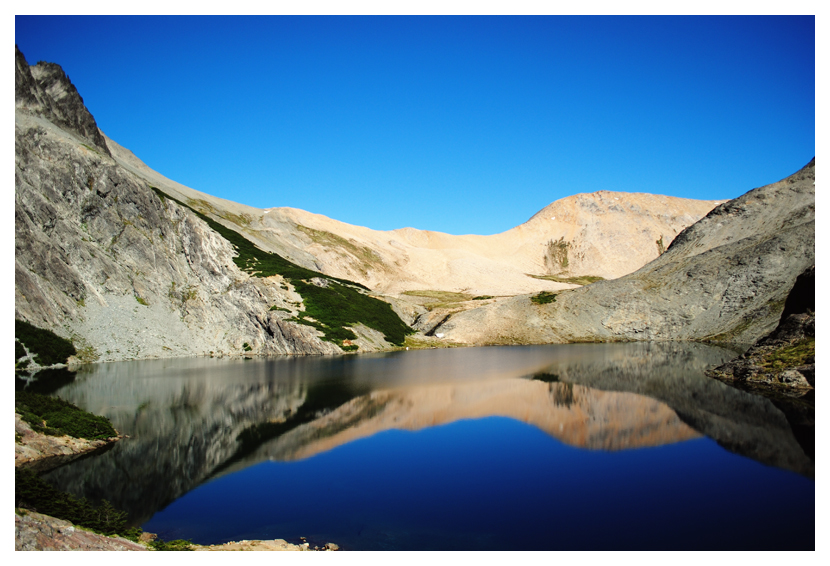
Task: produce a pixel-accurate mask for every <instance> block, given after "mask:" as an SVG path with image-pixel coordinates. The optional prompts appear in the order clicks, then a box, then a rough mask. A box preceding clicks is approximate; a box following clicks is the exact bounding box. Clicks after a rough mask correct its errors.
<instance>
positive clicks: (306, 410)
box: [206, 383, 363, 481]
mask: <svg viewBox="0 0 830 566" xmlns="http://www.w3.org/2000/svg"><path fill="white" fill-rule="evenodd" d="M362 393H363V392H362V391H350V390H349V389H347V388H346V387H344V386H343V385H342V384H340V383H333V384H318V385H315V386H313V387H310V388H309V390H308V392H307V393H306V400H305V402H304V403H303V404H302V405H301V406H300V407H299V408H298V409H297V412H296V413H294V414H293V415H291V416H290V417H288V418H287V419H286V420H285V421H282V422H279V423H275V422H265V423H259V424H254V425H251V426H249V427H247V428H245V430H243V431H242V432H240V433H239V435H238V436H237V437H236V439H237V442H239V443H240V446H239V448H237V450H236V452H234V453H233V455H232V456H231V457H230V458H228V459H227V460H225V461H224V462H222V463H221V464H219V465H218V466H217V467H216V468H214V469H213V471H212V472H211V473H210V474H208V476H207V478H206V481H207V480H209V479H213V478H215V477H217V476H218V475H220V474H221V473H222V472H223V471H225V470H227V469H228V468H229V467H231V466H232V465H233V464H236V463H239V462H241V461H242V460H244V459H245V457H247V456H249V455H251V454H253V453H254V452H255V451H256V450H257V449H258V448H259V447H260V446H262V445H263V444H265V443H266V442H269V441H271V440H273V439H275V438H279V437H280V436H282V435H284V434H286V433H287V432H290V431H292V430H294V429H295V428H297V427H299V426H301V425H304V424H307V423H309V422H312V421H313V420H315V419H316V418H318V417H319V416H320V414H321V413H323V412H328V411H331V410H333V409H336V408H337V407H340V406H341V405H344V404H345V403H348V402H349V401H351V400H352V399H354V398H356V397H359V396H360V395H361V394H362Z"/></svg>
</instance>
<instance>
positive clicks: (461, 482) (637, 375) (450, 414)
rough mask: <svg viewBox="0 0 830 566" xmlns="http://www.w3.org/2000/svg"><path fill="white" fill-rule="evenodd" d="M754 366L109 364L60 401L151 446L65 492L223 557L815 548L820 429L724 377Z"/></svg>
mask: <svg viewBox="0 0 830 566" xmlns="http://www.w3.org/2000/svg"><path fill="white" fill-rule="evenodd" d="M734 355H735V353H734V352H730V351H727V350H723V349H720V348H715V347H710V346H705V345H700V344H686V345H684V344H643V343H639V344H616V345H564V346H534V347H529V346H528V347H524V346H523V347H501V348H465V349H453V350H429V351H413V352H399V353H393V354H386V355H371V356H343V357H306V358H280V359H270V360H250V361H245V360H211V359H183V360H159V361H148V362H125V363H119V364H103V365H100V366H97V367H94V368H89V369H88V370H86V371H85V372H82V373H79V374H78V375H77V376H76V377H75V379H74V380H70V381H67V379H66V378H65V377H63V378H61V379H60V380H56V381H55V384H56V385H55V386H54V387H55V388H56V394H58V395H60V396H61V397H64V398H66V399H68V400H70V401H72V402H74V403H76V404H77V405H79V406H81V407H82V408H85V409H87V410H90V411H92V412H95V413H99V414H104V415H106V416H108V417H109V418H110V419H111V420H112V421H113V423H114V424H115V426H116V428H118V430H119V431H121V432H123V433H126V434H128V435H129V436H130V438H129V439H126V440H123V441H121V442H119V443H117V444H116V445H115V446H114V447H113V448H112V449H111V450H109V451H107V452H105V453H103V454H98V455H94V456H91V457H88V458H85V459H83V460H80V461H76V462H74V463H72V464H70V465H67V466H64V467H62V468H59V469H57V470H54V471H52V472H50V473H49V474H47V475H46V476H45V478H46V479H47V480H48V481H50V482H52V483H54V484H55V485H56V486H58V487H60V488H62V489H65V490H67V491H71V492H73V493H75V494H77V495H83V496H85V497H88V498H90V499H94V500H95V499H101V498H106V499H108V500H110V501H111V502H112V503H113V504H114V505H115V506H116V507H118V508H121V509H124V510H127V511H128V512H129V515H130V518H131V520H132V522H133V523H134V524H136V525H140V526H142V527H143V528H144V530H146V531H150V532H155V533H158V534H159V535H160V536H161V538H163V539H171V538H186V539H192V540H193V541H194V542H198V543H202V544H212V543H220V542H225V541H228V540H242V539H249V540H250V539H272V538H285V539H286V540H289V541H291V542H299V537H301V536H303V537H306V538H307V539H308V541H309V542H310V543H311V544H312V546H313V545H314V544H318V545H320V546H322V544H323V543H325V542H328V541H332V542H336V543H337V544H339V545H340V546H341V547H343V548H345V549H351V550H375V549H377V550H392V549H401V550H404V549H405V550H413V549H435V550H446V549H473V550H489V549H504V550H507V549H535V550H590V549H597V550H599V549H643V550H647V549H672V550H687V549H711V550H723V549H742V550H749V549H757V550H762V549H813V548H814V547H815V536H814V532H815V482H814V479H813V478H814V461H813V455H814V433H813V434H812V436H811V435H810V433H809V430H810V426H811V423H810V422H806V423H805V416H804V414H803V411H802V412H801V413H800V414H799V415H798V417H797V419H796V418H795V417H793V415H792V414H791V413H790V412H789V411H787V410H786V408H784V409H785V410H782V408H781V407H779V406H777V405H776V404H774V403H773V402H771V401H769V400H767V399H765V398H762V397H758V396H755V395H751V394H749V393H745V392H742V391H739V390H736V389H733V388H730V387H728V386H726V385H724V384H721V383H719V382H717V381H714V380H711V379H708V378H706V377H705V376H704V375H703V371H704V370H705V369H707V368H709V367H712V366H713V365H717V364H719V363H721V362H722V361H723V360H726V359H729V358H731V357H733V356H734ZM795 420H797V421H798V422H795ZM809 420H810V419H809V418H808V419H807V421H809ZM812 426H813V428H812V430H814V425H812ZM805 430H806V431H807V432H806V433H805ZM794 431H796V432H794Z"/></svg>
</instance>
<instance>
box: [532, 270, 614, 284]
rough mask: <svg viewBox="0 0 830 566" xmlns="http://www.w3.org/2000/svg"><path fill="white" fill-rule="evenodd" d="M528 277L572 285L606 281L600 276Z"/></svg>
mask: <svg viewBox="0 0 830 566" xmlns="http://www.w3.org/2000/svg"><path fill="white" fill-rule="evenodd" d="M525 275H527V276H528V277H533V278H534V279H542V280H544V281H555V282H556V283H568V284H570V285H590V284H591V283H596V282H597V281H605V279H603V278H602V277H600V276H598V275H577V276H576V277H560V276H558V275H531V274H530V273H526V274H525Z"/></svg>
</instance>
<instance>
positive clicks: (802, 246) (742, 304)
mask: <svg viewBox="0 0 830 566" xmlns="http://www.w3.org/2000/svg"><path fill="white" fill-rule="evenodd" d="M814 262H815V159H813V160H812V161H811V162H810V163H809V164H808V165H806V166H805V167H804V168H803V169H801V170H800V171H798V172H797V173H795V174H794V175H791V176H790V177H788V178H786V179H784V180H782V181H779V182H777V183H773V184H771V185H767V186H764V187H760V188H757V189H753V190H751V191H749V192H748V193H746V194H744V195H743V196H741V197H739V198H737V199H735V200H732V201H729V202H727V203H724V204H722V205H720V206H718V207H716V208H715V209H714V210H712V212H710V213H709V214H708V215H707V216H706V217H704V218H703V219H701V220H700V221H699V222H697V223H695V224H693V225H692V226H689V227H688V228H686V229H685V230H683V231H682V232H681V233H680V234H678V236H677V237H676V238H675V240H674V241H673V242H672V243H671V245H670V246H669V248H668V249H667V250H666V252H665V253H664V254H662V255H661V256H660V257H658V258H657V259H656V260H654V261H652V262H651V263H649V264H647V265H645V266H644V267H643V268H641V269H640V270H638V271H636V272H634V273H632V274H630V275H627V276H625V277H621V278H619V279H615V280H612V281H601V282H598V283H594V284H592V285H589V286H586V287H582V288H579V289H574V290H569V291H562V292H560V293H559V294H558V295H557V296H556V300H555V301H554V302H550V303H548V304H542V305H537V304H534V303H532V302H531V300H530V296H521V297H515V298H514V299H511V300H508V301H504V302H501V303H497V304H494V305H486V306H483V307H481V308H478V309H473V310H469V311H466V312H464V313H461V314H458V315H455V316H454V317H453V318H451V319H450V320H449V321H447V322H446V323H445V324H444V325H443V326H442V331H443V332H444V333H445V334H446V335H447V337H448V338H450V339H454V340H456V341H459V342H468V343H479V344H480V343H515V342H524V343H543V342H568V341H597V340H599V341H615V340H714V341H725V342H737V343H747V344H749V343H752V342H754V341H755V340H757V339H758V338H760V337H762V336H764V335H766V334H768V333H769V332H770V331H771V330H772V329H773V328H774V327H775V325H776V324H777V322H778V319H779V317H780V316H781V312H782V309H783V307H784V302H785V300H786V297H787V293H788V292H789V290H790V289H791V288H792V286H793V283H794V282H795V279H796V277H797V276H798V275H799V274H800V273H801V272H802V271H804V269H805V268H807V267H808V266H810V265H812V264H813V263H814Z"/></svg>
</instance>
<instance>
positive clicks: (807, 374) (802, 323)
mask: <svg viewBox="0 0 830 566" xmlns="http://www.w3.org/2000/svg"><path fill="white" fill-rule="evenodd" d="M815 277H816V276H815V266H810V268H809V269H807V270H806V271H805V272H804V273H802V274H801V275H799V276H798V279H797V280H796V284H795V285H794V286H793V289H792V291H790V294H789V296H788V297H787V303H786V305H785V307H784V312H783V313H782V315H781V321H780V322H779V323H778V326H777V327H776V328H775V330H774V331H773V332H772V333H770V334H769V335H767V336H765V337H764V338H762V339H761V340H759V341H758V342H756V343H755V344H754V345H753V346H752V347H751V348H750V349H749V350H747V351H746V352H744V353H743V354H742V355H741V356H739V357H737V358H735V359H734V360H731V361H729V362H727V363H725V364H723V365H722V366H719V367H717V368H715V369H713V370H711V371H709V372H707V375H709V376H710V377H714V378H715V379H720V380H721V381H724V382H726V383H730V384H733V385H736V386H738V387H741V388H742V389H748V390H751V391H756V392H760V393H764V394H768V395H769V394H779V395H785V396H788V397H802V396H804V394H805V393H807V392H809V391H810V390H812V389H814V387H815V375H816V358H815V338H816V316H815V308H816V301H815V292H816V284H815V281H816V279H815Z"/></svg>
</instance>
